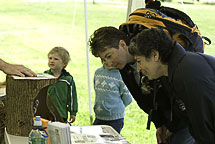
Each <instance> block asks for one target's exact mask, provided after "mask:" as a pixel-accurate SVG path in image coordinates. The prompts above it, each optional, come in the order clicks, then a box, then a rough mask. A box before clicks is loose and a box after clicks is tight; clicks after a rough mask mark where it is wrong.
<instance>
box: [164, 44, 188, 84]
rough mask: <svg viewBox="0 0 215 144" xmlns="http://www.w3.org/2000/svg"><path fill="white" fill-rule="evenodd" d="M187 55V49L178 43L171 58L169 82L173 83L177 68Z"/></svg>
mask: <svg viewBox="0 0 215 144" xmlns="http://www.w3.org/2000/svg"><path fill="white" fill-rule="evenodd" d="M185 55H186V51H185V49H184V48H183V47H182V46H181V45H180V44H179V43H177V42H176V44H175V47H174V49H173V52H172V54H171V56H170V59H169V62H168V78H169V82H171V81H172V78H173V74H174V71H175V69H176V67H177V66H178V63H180V61H181V60H182V58H183V57H184V56H185Z"/></svg>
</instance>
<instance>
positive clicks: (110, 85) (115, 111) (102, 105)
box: [94, 66, 132, 120]
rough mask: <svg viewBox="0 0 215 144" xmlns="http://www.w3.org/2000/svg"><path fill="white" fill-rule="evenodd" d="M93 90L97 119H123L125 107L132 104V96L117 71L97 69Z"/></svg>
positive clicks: (103, 68)
mask: <svg viewBox="0 0 215 144" xmlns="http://www.w3.org/2000/svg"><path fill="white" fill-rule="evenodd" d="M94 89H95V94H96V98H95V104H94V112H95V116H96V118H97V119H100V120H116V119H120V118H124V116H125V107H126V106H128V105H129V104H130V103H131V102H132V96H131V94H130V92H129V90H128V88H127V87H126V85H125V84H124V82H123V80H122V77H121V74H120V72H119V70H108V69H106V68H105V67H104V66H103V67H100V68H98V69H97V70H96V71H95V74H94Z"/></svg>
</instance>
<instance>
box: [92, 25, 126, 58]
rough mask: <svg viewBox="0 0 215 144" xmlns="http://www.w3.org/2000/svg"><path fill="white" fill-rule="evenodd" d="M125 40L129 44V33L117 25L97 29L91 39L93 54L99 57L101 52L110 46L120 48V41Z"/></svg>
mask: <svg viewBox="0 0 215 144" xmlns="http://www.w3.org/2000/svg"><path fill="white" fill-rule="evenodd" d="M120 40H124V41H125V43H126V44H127V45H129V38H128V37H127V35H126V34H125V33H124V32H122V31H120V30H119V29H117V28H115V27H111V26H109V27H101V28H99V29H97V30H96V31H95V32H94V33H93V34H92V35H91V36H90V39H89V46H90V50H91V52H92V54H93V55H94V56H95V57H98V53H99V52H103V51H105V50H107V49H109V48H116V49H118V48H119V41H120Z"/></svg>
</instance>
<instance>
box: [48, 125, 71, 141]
mask: <svg viewBox="0 0 215 144" xmlns="http://www.w3.org/2000/svg"><path fill="white" fill-rule="evenodd" d="M48 133H49V140H50V144H71V135H70V127H69V125H68V124H65V123H61V122H49V123H48Z"/></svg>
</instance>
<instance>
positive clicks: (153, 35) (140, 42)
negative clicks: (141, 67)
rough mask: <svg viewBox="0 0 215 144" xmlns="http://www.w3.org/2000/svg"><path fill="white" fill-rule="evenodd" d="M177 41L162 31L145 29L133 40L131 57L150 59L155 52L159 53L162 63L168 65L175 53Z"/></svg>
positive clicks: (130, 47) (130, 49)
mask: <svg viewBox="0 0 215 144" xmlns="http://www.w3.org/2000/svg"><path fill="white" fill-rule="evenodd" d="M174 45H175V41H174V40H173V39H172V38H171V37H170V36H169V35H168V34H167V33H166V32H164V31H163V30H162V29H154V28H153V29H145V30H143V31H141V32H140V33H138V34H137V35H136V36H135V37H133V38H132V39H131V42H130V45H129V52H130V54H131V55H137V56H145V57H146V58H150V57H151V54H152V52H153V51H158V52H159V55H160V59H161V62H163V63H167V62H168V60H169V57H170V55H171V53H172V51H173V48H174Z"/></svg>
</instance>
